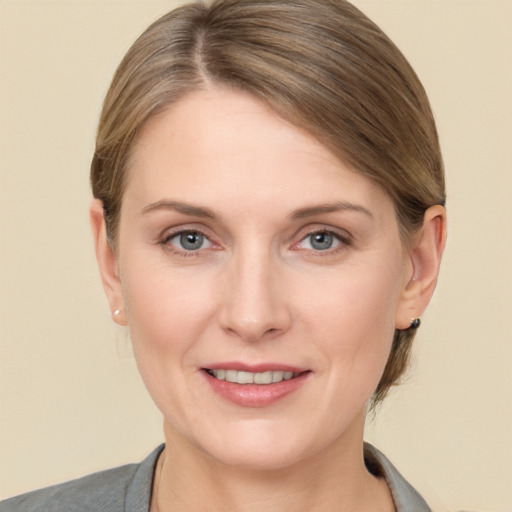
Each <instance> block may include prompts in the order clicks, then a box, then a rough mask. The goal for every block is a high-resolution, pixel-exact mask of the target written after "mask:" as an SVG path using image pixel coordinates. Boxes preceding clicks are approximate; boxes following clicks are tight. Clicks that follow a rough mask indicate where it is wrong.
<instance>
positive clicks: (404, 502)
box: [0, 443, 431, 512]
mask: <svg viewBox="0 0 512 512" xmlns="http://www.w3.org/2000/svg"><path fill="white" fill-rule="evenodd" d="M364 456H365V462H366V466H367V467H368V469H369V471H370V472H371V473H373V474H375V475H376V476H379V477H382V478H384V479H385V480H386V483H387V484H388V486H389V488H390V490H391V494H392V496H393V500H394V501H395V506H396V510H397V512H407V511H409V510H414V511H415V512H431V508H430V507H429V506H428V505H427V502H426V501H425V500H424V499H423V498H422V497H421V496H420V495H419V493H418V491H416V489H414V487H413V486H412V485H411V484H410V483H409V482H407V480H406V479H405V478H404V477H403V476H402V475H401V474H400V473H399V471H398V470H397V469H396V468H395V466H393V464H392V463H391V462H390V460H389V459H388V458H387V457H386V456H385V455H384V454H383V453H382V452H380V451H379V450H377V448H375V447H374V446H372V445H371V444H368V443H365V445H364ZM0 512H2V511H0Z"/></svg>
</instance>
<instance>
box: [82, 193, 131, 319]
mask: <svg viewBox="0 0 512 512" xmlns="http://www.w3.org/2000/svg"><path fill="white" fill-rule="evenodd" d="M90 218H91V228H92V234H93V238H94V247H95V250H96V259H97V261H98V266H99V270H100V275H101V281H102V283H103V289H104V290H105V294H106V295H107V300H108V303H109V306H110V311H111V314H112V318H113V320H114V322H116V323H117V324H119V325H126V319H125V313H124V302H123V294H122V288H121V281H120V279H119V272H118V266H117V260H116V256H115V253H114V250H113V249H112V247H111V246H110V244H109V243H108V240H107V232H106V227H105V215H104V210H103V203H102V201H100V200H99V199H94V200H93V202H92V204H91V209H90Z"/></svg>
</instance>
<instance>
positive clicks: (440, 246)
mask: <svg viewBox="0 0 512 512" xmlns="http://www.w3.org/2000/svg"><path fill="white" fill-rule="evenodd" d="M445 245H446V210H445V209H444V208H443V207H442V206H440V205H435V206H431V207H430V208H429V209H428V210H427V211H426V212H425V215H424V220H423V226H422V228H421V230H420V231H419V232H418V233H417V235H416V236H415V238H414V240H413V242H412V247H411V248H410V250H409V257H410V259H411V264H412V265H411V267H412V272H411V275H410V276H408V280H407V283H406V284H405V286H404V289H403V291H402V296H401V300H400V303H399V306H398V309H397V315H396V323H395V325H396V328H397V329H408V328H409V327H410V325H411V322H412V321H413V320H414V319H416V318H419V317H420V316H421V315H422V314H423V312H424V311H425V309H426V308H427V306H428V303H429V302H430V299H431V298H432V294H433V293H434V290H435V287H436V284H437V277H438V275H439V268H440V264H441V258H442V255H443V251H444V247H445Z"/></svg>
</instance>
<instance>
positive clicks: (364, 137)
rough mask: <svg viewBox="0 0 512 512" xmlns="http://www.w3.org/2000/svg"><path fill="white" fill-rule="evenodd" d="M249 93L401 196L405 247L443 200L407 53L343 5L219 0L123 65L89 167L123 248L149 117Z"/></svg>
mask: <svg viewBox="0 0 512 512" xmlns="http://www.w3.org/2000/svg"><path fill="white" fill-rule="evenodd" d="M211 84H218V85H223V86H226V87H231V88H235V89H238V90H242V91H245V92H248V93H250V94H252V95H253V96H255V97H256V98H259V99H260V100H262V101H264V102H265V103H266V104H267V105H269V106H270V108H272V109H273V110H274V111H275V112H276V113H278V114H279V115H280V116H282V117H283V118H285V119H287V120H288V121H290V122H292V123H293V124H295V125H296V126H298V127H301V128H304V129H305V130H307V131H308V132H310V133H311V134H313V135H314V136H316V137H317V138H318V139H319V140H320V141H321V142H323V143H324V144H325V145H326V146H327V147H328V148H329V149H330V150H331V151H332V152H333V153H334V154H336V155H337V156H338V157H339V158H340V159H341V160H342V161H344V162H345V163H346V164H348V165H349V166H351V168H352V169H353V170H354V171H356V172H358V173H360V174H363V175H364V176H367V177H369V178H370V179H372V180H374V181H375V182H376V183H378V184H379V185H380V186H381V187H382V188H383V189H384V190H385V191H386V192H387V193H388V194H389V196H390V197H391V198H392V200H393V202H394V205H395V210H396V215H397V219H398V223H399V226H400V230H401V235H402V239H403V241H404V243H407V242H408V240H409V239H410V237H411V236H412V234H413V233H414V232H415V231H417V230H418V229H419V228H420V227H421V225H422V221H423V215H424V213H425V211H426V210H427V208H428V207H430V206H432V205H434V204H444V201H445V188H444V174H443V162H442V158H441V152H440V148H439V143H438V137H437V132H436V127H435V123H434V119H433V116H432V112H431V109H430V105H429V102H428V99H427V96H426V94H425V91H424V89H423V87H422V85H421V83H420V81H419V80H418V78H417V76H416V74H415V73H414V71H413V70H412V68H411V66H410V65H409V64H408V62H407V61H406V59H405V58H404V56H403V55H402V54H401V53H400V51H399V50H398V49H397V48H396V46H395V45H394V44H393V43H392V42H391V41H390V40H389V38H387V36H386V35H385V34H384V33H383V32H382V31H381V30H380V29H379V28H378V27H377V26H376V25H375V24H374V23H373V22H371V21H370V20H369V19H368V18H367V17H366V16H365V15H364V14H362V13H361V12H360V11H359V10H358V9H356V8H355V7H354V6H353V5H351V4H350V3H348V2H346V1H344V0H266V1H261V0H213V1H212V2H209V3H204V2H196V3H194V4H190V5H186V6H184V7H181V8H179V9H176V10H174V11H172V12H170V13H169V14H167V15H165V16H163V17H162V18H161V19H159V20H158V21H156V22H155V23H154V24H153V25H151V26H150V27H149V28H148V29H147V30H146V31H145V32H144V33H143V34H142V35H141V36H140V37H139V39H138V40H137V41H136V42H135V43H134V45H133V46H132V47H131V48H130V50H129V51H128V53H127V54H126V56H125V58H124V59H123V61H122V62H121V64H120V66H119V68H118V70H117V72H116V74H115V76H114V79H113V81H112V84H111V86H110V89H109V91H108V94H107V96H106V98H105V102H104V106H103V111H102V114H101V118H100V123H99V129H98V135H97V142H96V151H95V154H94V158H93V161H92V166H91V183H92V188H93V193H94V196H95V197H97V198H99V199H101V200H102V201H103V205H104V211H105V219H106V224H107V230H108V236H109V239H110V241H111V243H112V245H113V246H114V247H115V245H116V240H117V229H118V221H119V211H120V207H121V200H122V196H123V190H124V187H125V185H126V181H127V179H128V178H129V172H128V171H129V161H130V150H131V148H132V145H133V142H134V140H136V136H137V133H138V132H139V130H140V129H141V127H142V126H143V125H144V123H145V122H146V121H147V120H148V119H149V118H150V117H151V116H153V115H155V114H156V113H157V112H160V111H161V110H163V109H165V108H166V106H168V105H170V104H171V103H173V102H176V101H178V100H179V99H180V98H182V97H183V96H184V95H186V94H188V93H189V92H191V91H193V90H198V89H201V88H206V87H209V86H210V85H211ZM413 337H414V331H397V332H396V333H395V339H394V342H393V349H392V351H391V355H390V358H389V361H388V364H387V366H386V369H385V371H384V375H383V377H382V380H381V382H380V384H379V387H378V388H377V391H376V394H375V399H376V400H377V401H378V400H380V399H382V398H383V397H384V396H385V395H386V393H387V391H388V390H389V388H390V387H391V386H392V385H393V384H394V383H396V382H397V381H398V379H399V377H400V375H401V374H402V373H403V371H404V369H405V367H406V364H407V360H408V356H409V352H410V346H411V343H412V339H413Z"/></svg>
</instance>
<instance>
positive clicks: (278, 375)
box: [206, 369, 300, 385]
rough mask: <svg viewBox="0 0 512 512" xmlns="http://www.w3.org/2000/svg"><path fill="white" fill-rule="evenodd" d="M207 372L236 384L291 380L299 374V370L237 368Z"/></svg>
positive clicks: (272, 382)
mask: <svg viewBox="0 0 512 512" xmlns="http://www.w3.org/2000/svg"><path fill="white" fill-rule="evenodd" d="M206 371H207V372H208V374H210V375H211V376H212V377H215V378H216V379H218V380H224V381H227V382H232V383H236V384H263V385H265V384H276V383H279V382H282V381H284V380H291V379H293V378H295V377H298V376H299V375H300V373H299V372H289V371H283V370H276V371H266V372H257V373H253V372H246V371H238V370H224V369H218V370H209V369H207V370H206Z"/></svg>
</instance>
